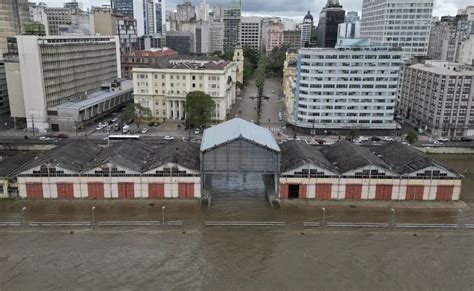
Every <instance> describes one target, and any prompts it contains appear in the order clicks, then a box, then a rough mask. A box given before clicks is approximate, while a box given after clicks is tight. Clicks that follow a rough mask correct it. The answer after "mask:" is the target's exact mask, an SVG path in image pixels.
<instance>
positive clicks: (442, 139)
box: [438, 136, 449, 142]
mask: <svg viewBox="0 0 474 291" xmlns="http://www.w3.org/2000/svg"><path fill="white" fill-rule="evenodd" d="M438 141H440V142H447V141H449V138H447V137H443V136H441V137H438Z"/></svg>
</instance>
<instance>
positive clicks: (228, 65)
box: [133, 57, 237, 121]
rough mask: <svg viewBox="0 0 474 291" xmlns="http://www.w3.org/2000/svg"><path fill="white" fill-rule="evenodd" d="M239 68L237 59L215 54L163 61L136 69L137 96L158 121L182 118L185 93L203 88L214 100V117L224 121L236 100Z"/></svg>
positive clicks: (183, 116)
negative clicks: (220, 57) (225, 58)
mask: <svg viewBox="0 0 474 291" xmlns="http://www.w3.org/2000/svg"><path fill="white" fill-rule="evenodd" d="M236 70H237V68H236V64H235V63H234V62H230V61H224V60H220V59H218V58H214V57H209V58H197V57H194V58H187V57H175V58H171V59H168V60H160V61H159V62H157V63H155V64H154V67H153V68H133V88H134V99H135V102H136V103H140V104H141V105H142V106H144V107H146V108H149V109H150V110H151V112H152V117H153V118H154V119H156V120H165V119H178V120H181V119H184V118H185V117H186V114H185V106H186V95H187V94H188V93H189V92H192V91H203V92H205V93H206V94H209V95H210V96H211V97H212V99H213V100H214V102H215V108H214V110H213V112H212V116H211V119H212V120H215V121H224V120H225V119H226V114H227V113H228V110H229V109H230V107H231V105H232V104H233V103H234V102H235V82H236Z"/></svg>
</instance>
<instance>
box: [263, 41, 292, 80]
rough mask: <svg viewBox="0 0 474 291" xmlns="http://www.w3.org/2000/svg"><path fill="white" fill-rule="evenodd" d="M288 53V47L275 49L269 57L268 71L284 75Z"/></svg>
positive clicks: (283, 46)
mask: <svg viewBox="0 0 474 291" xmlns="http://www.w3.org/2000/svg"><path fill="white" fill-rule="evenodd" d="M287 51H288V45H282V46H280V47H274V48H273V49H272V51H271V53H270V55H269V57H268V66H267V70H268V71H269V72H272V73H273V74H276V75H281V74H282V73H283V64H284V63H285V59H286V52H287Z"/></svg>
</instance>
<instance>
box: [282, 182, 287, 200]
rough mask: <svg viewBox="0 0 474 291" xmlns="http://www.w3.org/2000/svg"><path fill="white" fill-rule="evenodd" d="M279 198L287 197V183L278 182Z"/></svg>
mask: <svg viewBox="0 0 474 291" xmlns="http://www.w3.org/2000/svg"><path fill="white" fill-rule="evenodd" d="M280 199H288V184H280Z"/></svg>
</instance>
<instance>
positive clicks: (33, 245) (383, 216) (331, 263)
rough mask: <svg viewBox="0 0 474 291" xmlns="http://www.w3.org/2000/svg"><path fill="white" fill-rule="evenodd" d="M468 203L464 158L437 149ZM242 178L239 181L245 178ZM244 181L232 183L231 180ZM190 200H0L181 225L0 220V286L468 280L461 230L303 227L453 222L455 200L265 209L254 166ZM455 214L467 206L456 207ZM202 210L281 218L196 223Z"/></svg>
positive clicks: (450, 284) (469, 234) (37, 211)
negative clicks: (205, 200) (26, 224)
mask: <svg viewBox="0 0 474 291" xmlns="http://www.w3.org/2000/svg"><path fill="white" fill-rule="evenodd" d="M436 158H438V159H439V160H442V161H443V162H444V163H445V164H447V165H448V166H449V167H450V168H452V169H454V170H457V171H459V172H461V173H463V175H465V179H464V181H463V192H462V198H463V199H464V200H465V201H466V202H467V204H468V206H470V205H471V204H472V203H473V202H474V197H473V196H474V195H473V193H472V192H473V191H472V190H473V186H474V177H473V173H472V172H473V169H474V156H466V155H459V156H458V155H438V156H436ZM244 179H245V180H244ZM243 181H244V182H245V183H242V182H243ZM212 186H213V189H212V190H213V195H214V196H213V197H214V199H213V202H212V207H211V208H206V207H203V208H201V207H200V205H199V203H197V202H195V201H189V202H182V201H126V202H123V201H100V202H94V201H69V202H61V201H33V202H23V201H14V202H1V203H0V221H20V220H21V208H22V207H23V206H25V205H26V207H27V210H26V212H25V218H26V220H28V221H90V220H91V207H92V206H94V205H95V206H96V211H95V218H96V220H98V221H103V220H161V215H162V213H161V207H162V206H163V205H164V206H165V207H166V208H165V217H166V220H183V221H184V223H185V225H184V226H183V227H163V226H160V227H115V228H113V227H112V228H111V227H99V228H97V229H95V230H92V229H90V228H87V227H76V228H73V227H64V228H33V227H30V228H11V229H7V228H3V229H0V290H2V291H3V290H51V289H59V290H71V289H81V290H84V289H92V290H99V289H119V290H143V289H145V290H170V289H175V290H347V289H350V290H473V289H474V276H473V274H474V248H473V247H472V241H473V239H474V231H472V230H464V231H460V230H415V229H414V230H401V229H395V230H393V229H385V230H384V229H380V230H374V229H334V228H304V227H303V225H302V223H303V222H304V221H320V220H321V218H322V210H321V208H322V207H325V208H326V218H327V220H328V221H338V222H388V221H390V219H391V211H390V208H391V207H394V208H395V209H396V221H397V222H419V223H456V222H458V219H459V217H458V215H459V213H458V210H457V207H458V206H459V205H460V204H445V205H446V206H443V204H439V203H433V204H432V203H424V204H420V205H416V204H406V203H405V204H404V203H397V202H392V203H385V204H384V203H371V202H367V203H352V204H351V203H350V202H327V203H326V204H318V203H286V204H284V205H283V207H282V208H281V209H280V208H276V209H275V208H273V209H272V208H271V207H270V206H269V204H268V203H267V202H266V200H265V198H264V194H263V193H264V192H263V185H262V184H261V180H260V179H258V177H255V176H247V177H232V176H231V177H227V176H223V177H216V178H215V179H213V185H212ZM463 211H464V212H463V216H464V220H465V221H466V222H472V221H474V220H473V216H474V213H473V212H472V210H471V208H470V207H463ZM208 220H218V221H222V220H251V221H283V222H286V226H285V227H206V226H204V221H208Z"/></svg>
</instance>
